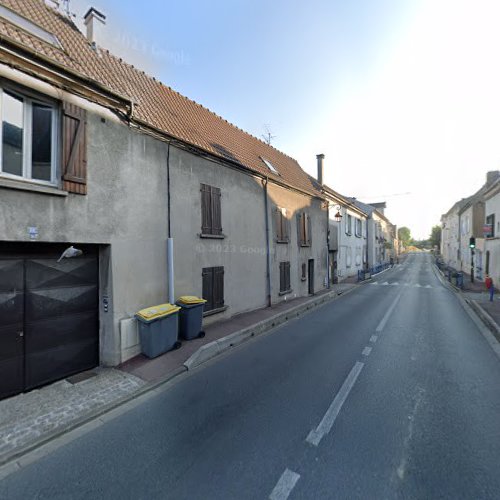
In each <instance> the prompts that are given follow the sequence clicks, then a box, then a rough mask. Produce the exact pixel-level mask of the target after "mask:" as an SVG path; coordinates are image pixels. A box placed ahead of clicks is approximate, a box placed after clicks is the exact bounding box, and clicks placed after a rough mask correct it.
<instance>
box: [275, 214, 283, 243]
mask: <svg viewBox="0 0 500 500" xmlns="http://www.w3.org/2000/svg"><path fill="white" fill-rule="evenodd" d="M274 224H275V230H276V231H275V232H276V240H277V241H281V240H282V235H281V211H280V209H279V208H278V207H276V209H275V210H274Z"/></svg>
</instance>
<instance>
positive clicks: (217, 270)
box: [213, 267, 224, 309]
mask: <svg viewBox="0 0 500 500" xmlns="http://www.w3.org/2000/svg"><path fill="white" fill-rule="evenodd" d="M213 270H214V299H213V300H214V308H215V309H220V308H221V307H224V267H214V268H213Z"/></svg>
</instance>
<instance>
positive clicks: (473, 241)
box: [469, 236, 476, 248]
mask: <svg viewBox="0 0 500 500" xmlns="http://www.w3.org/2000/svg"><path fill="white" fill-rule="evenodd" d="M469 248H476V238H474V236H471V237H470V239H469Z"/></svg>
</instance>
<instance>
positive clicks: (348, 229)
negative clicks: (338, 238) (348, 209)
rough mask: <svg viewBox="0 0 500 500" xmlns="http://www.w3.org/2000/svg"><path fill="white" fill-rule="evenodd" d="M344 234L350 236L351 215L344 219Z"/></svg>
mask: <svg viewBox="0 0 500 500" xmlns="http://www.w3.org/2000/svg"><path fill="white" fill-rule="evenodd" d="M345 234H347V235H351V234H352V215H347V217H346V218H345Z"/></svg>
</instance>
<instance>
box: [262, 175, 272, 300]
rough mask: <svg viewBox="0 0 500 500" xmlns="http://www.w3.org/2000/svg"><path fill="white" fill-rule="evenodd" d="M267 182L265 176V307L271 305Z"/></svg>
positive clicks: (263, 181)
mask: <svg viewBox="0 0 500 500" xmlns="http://www.w3.org/2000/svg"><path fill="white" fill-rule="evenodd" d="M268 182H269V179H268V177H267V176H266V178H265V179H263V180H262V183H263V184H264V210H265V217H266V257H267V262H266V295H267V297H266V302H267V307H271V305H272V300H271V248H270V238H269V213H268V207H269V202H268V192H267V184H268Z"/></svg>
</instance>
